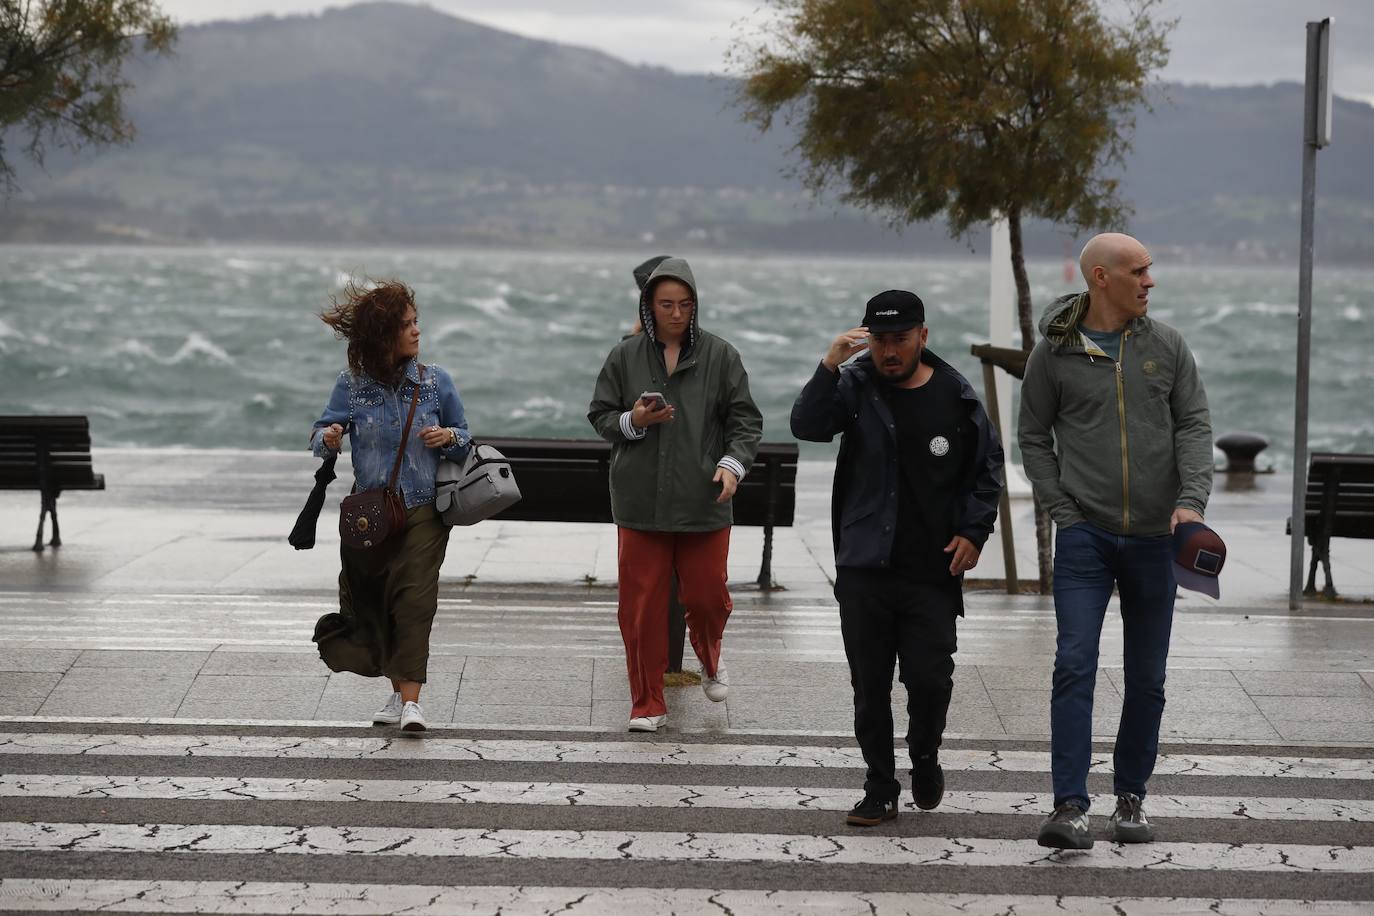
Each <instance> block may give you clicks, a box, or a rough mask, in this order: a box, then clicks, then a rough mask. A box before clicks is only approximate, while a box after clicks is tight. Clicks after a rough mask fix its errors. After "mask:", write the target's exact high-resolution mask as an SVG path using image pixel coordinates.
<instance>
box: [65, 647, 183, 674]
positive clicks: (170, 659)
mask: <svg viewBox="0 0 1374 916" xmlns="http://www.w3.org/2000/svg"><path fill="white" fill-rule="evenodd" d="M209 657H210V653H209V652H177V651H167V650H157V649H87V650H86V651H84V652H82V653H81V655H80V656H79V657H78V658H77V660H76V661H75V662H73V663H72V667H73V668H148V669H153V670H157V671H188V672H191V673H194V672H197V671H199V670H200V669H201V668H202V667H203V666H204V665H205V662H206V660H207V659H208V658H209Z"/></svg>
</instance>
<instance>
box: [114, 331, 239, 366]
mask: <svg viewBox="0 0 1374 916" xmlns="http://www.w3.org/2000/svg"><path fill="white" fill-rule="evenodd" d="M110 353H111V355H113V356H132V357H136V358H138V359H146V360H151V361H152V362H155V363H160V364H161V365H164V366H179V365H181V364H182V363H185V362H189V361H191V360H195V359H208V360H209V361H210V362H214V363H219V364H221V365H224V366H232V365H233V364H234V360H233V359H232V358H231V357H230V356H229V354H228V353H226V352H224V350H222V349H221V348H219V347H218V346H216V345H215V344H214V343H213V342H212V341H210V340H209V339H207V338H206V337H205V336H204V335H202V334H200V333H199V332H196V331H192V332H191V333H190V335H188V336H187V338H186V340H185V342H183V343H182V345H181V347H180V348H179V349H178V350H177V351H176V353H173V354H172V355H171V356H166V357H164V356H159V355H158V353H157V351H156V350H154V349H153V348H152V347H151V346H150V345H149V344H147V343H146V342H145V341H142V340H139V339H138V338H136V337H135V338H130V339H128V340H125V341H124V342H123V343H121V344H119V345H117V346H116V347H114V348H113V349H112V350H111V351H110Z"/></svg>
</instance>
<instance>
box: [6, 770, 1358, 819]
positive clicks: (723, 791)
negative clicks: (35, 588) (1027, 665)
mask: <svg viewBox="0 0 1374 916" xmlns="http://www.w3.org/2000/svg"><path fill="white" fill-rule="evenodd" d="M860 794H861V793H860V792H859V790H858V789H856V788H854V787H852V786H851V787H849V788H815V787H806V788H794V787H779V786H716V785H658V784H650V785H643V784H638V783H633V784H632V783H599V782H590V783H589V782H579V783H567V782H492V781H461V780H421V779H286V778H276V777H235V776H89V775H44V774H23V775H20V774H6V775H0V797H3V798H74V799H129V800H138V799H146V800H151V799H159V800H173V801H269V802H283V801H305V802H338V803H348V802H382V803H393V802H398V803H402V804H411V803H420V804H481V805H552V806H571V805H576V806H578V807H589V806H591V807H595V806H601V807H611V808H692V809H703V808H727V809H737V810H767V811H846V810H848V809H849V808H850V807H851V806H852V805H853V804H854V803H855V802H857V801H858V800H859V795H860ZM1101 801H1102V802H1103V806H1104V807H1110V799H1107V798H1103V799H1101ZM1052 802H1053V796H1051V795H1048V794H1043V793H1037V792H962V791H948V792H946V793H945V796H944V801H942V802H941V804H940V813H942V814H1021V815H1034V816H1036V817H1043V816H1044V814H1045V812H1047V811H1048V810H1050V808H1051V807H1052ZM908 807H910V805H908ZM1149 809H1150V814H1151V816H1153V817H1157V818H1158V817H1164V818H1177V817H1185V818H1202V819H1208V820H1246V821H1251V820H1283V821H1343V822H1348V823H1374V800H1360V799H1336V798H1268V797H1258V798H1255V797H1252V798H1225V797H1212V796H1206V795H1185V796H1176V795H1151V796H1150V799H1149Z"/></svg>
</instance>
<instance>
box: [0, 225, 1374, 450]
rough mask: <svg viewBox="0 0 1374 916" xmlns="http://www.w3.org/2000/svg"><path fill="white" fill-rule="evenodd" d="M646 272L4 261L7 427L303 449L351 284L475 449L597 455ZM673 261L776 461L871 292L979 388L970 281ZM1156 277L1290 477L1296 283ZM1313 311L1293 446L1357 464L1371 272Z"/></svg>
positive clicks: (447, 265) (29, 252)
mask: <svg viewBox="0 0 1374 916" xmlns="http://www.w3.org/2000/svg"><path fill="white" fill-rule="evenodd" d="M656 253H659V252H655V251H651V250H645V251H643V252H598V253H565V252H542V251H481V250H457V251H438V250H436V251H415V252H407V251H399V250H330V249H323V248H320V249H306V248H299V249H287V248H232V249H231V248H187V249H145V248H83V247H70V246H63V247H38V246H34V247H29V246H4V247H0V414H7V413H16V414H33V413H37V414H47V413H79V414H86V415H88V416H89V417H90V418H91V424H92V429H93V436H94V439H95V442H96V444H97V446H187V447H205V448H210V447H213V448H249V449H297V448H302V447H304V444H305V441H306V436H307V434H308V432H309V430H310V428H311V424H312V422H313V421H314V419H315V418H316V417H317V416H319V413H320V411H321V409H322V408H323V405H324V401H325V398H326V396H327V395H328V392H329V390H330V386H331V385H332V384H333V381H334V378H335V376H336V374H337V373H338V371H339V369H341V368H342V367H343V365H344V345H343V343H341V342H340V341H338V340H336V339H335V338H334V337H333V335H332V333H331V332H330V330H329V329H328V328H327V327H325V326H324V325H323V324H322V323H321V322H320V321H319V319H318V318H317V317H316V316H317V315H318V313H319V311H320V310H321V309H322V308H323V307H324V306H326V305H327V304H328V301H329V298H330V296H331V295H332V294H335V293H337V292H338V291H339V290H340V289H341V288H342V286H343V285H344V284H345V283H346V282H347V281H348V280H349V279H350V278H354V279H363V278H397V279H400V280H403V281H404V282H406V283H408V284H410V285H411V286H412V287H413V288H414V289H415V291H416V296H417V299H418V302H419V312H420V321H421V330H422V335H423V336H422V341H421V353H422V359H423V360H424V361H426V362H432V363H436V364H438V365H441V366H443V367H445V368H446V369H448V370H449V371H450V372H452V373H453V374H454V376H455V378H456V380H457V383H458V387H459V390H460V392H461V394H462V398H463V402H464V405H465V407H466V408H467V414H468V420H469V426H470V427H471V429H472V430H473V432H474V434H476V435H478V436H482V435H487V436H559V437H585V436H590V435H592V434H593V433H592V430H591V427H590V426H589V425H588V423H587V420H586V409H587V402H588V400H589V398H590V396H591V392H592V386H593V384H594V382H595V379H596V375H597V371H598V370H599V369H600V367H601V363H602V360H603V359H604V357H605V355H606V352H607V351H608V350H609V348H610V347H611V346H612V345H613V344H614V343H615V342H616V341H617V340H618V339H619V338H620V336H621V335H622V334H623V333H625V332H626V331H627V330H628V329H629V327H630V325H631V323H632V322H633V320H634V316H635V301H636V300H635V289H634V283H633V280H632V278H631V274H630V270H631V268H632V267H633V266H634V265H635V264H636V263H638V262H639V261H640V260H642V259H643V258H645V257H648V256H649V255H652V254H656ZM690 261H691V264H692V267H693V270H694V271H695V273H696V277H697V281H698V283H699V285H700V307H701V322H702V325H703V326H704V327H706V328H708V329H710V330H712V331H714V332H715V333H717V334H719V335H721V336H723V337H725V338H726V339H727V340H729V341H731V342H732V343H733V344H734V345H735V346H736V347H737V348H738V349H739V351H740V353H741V354H742V356H743V358H744V362H745V365H746V367H747V368H748V370H749V375H750V381H751V386H752V388H753V392H754V396H755V399H756V400H757V401H758V403H759V405H760V407H761V409H762V410H763V413H764V419H765V428H764V437H765V439H768V440H773V441H790V440H791V435H790V432H789V431H788V425H787V415H788V411H789V410H790V408H791V404H792V401H793V399H794V398H795V397H796V395H797V392H798V390H799V389H800V387H801V385H802V384H803V383H804V382H805V381H806V379H807V378H808V377H809V376H810V375H811V372H812V371H813V370H814V368H815V365H816V362H817V360H818V359H819V357H820V355H821V353H822V351H823V350H824V349H825V347H826V345H827V343H828V342H829V341H830V340H831V339H832V338H833V337H834V336H835V335H836V334H837V333H839V332H840V331H843V330H845V329H847V328H850V327H853V326H854V325H856V324H858V322H859V319H860V318H861V316H862V314H863V304H864V301H865V300H866V299H867V298H868V297H869V296H871V295H873V294H874V293H876V292H879V291H881V290H883V289H888V288H905V289H911V290H914V291H916V292H917V293H919V294H920V296H921V297H922V298H923V299H924V300H925V303H926V309H927V323H928V324H929V326H930V347H931V349H932V350H933V351H935V352H936V353H938V354H940V355H941V356H943V357H944V358H946V359H948V360H949V361H950V362H952V363H953V364H954V365H955V366H957V367H958V368H959V369H960V370H961V371H963V372H964V373H965V374H966V375H967V376H968V377H969V378H970V379H971V380H972V381H973V382H974V384H975V386H976V387H977V388H978V389H979V390H980V391H981V390H982V376H981V369H980V367H979V364H978V362H977V361H976V360H975V359H974V358H973V357H972V356H970V354H969V347H970V345H971V344H975V343H985V342H987V341H988V288H989V276H988V274H989V269H988V263H987V261H986V259H981V258H969V259H964V260H949V259H944V260H942V259H924V258H921V257H919V256H913V257H912V258H910V259H872V260H865V259H858V258H852V257H844V258H841V257H781V256H779V257H750V256H743V255H729V256H724V255H720V254H710V255H698V256H692V257H690ZM1029 272H1030V279H1031V284H1032V289H1033V296H1034V300H1035V303H1036V312H1037V315H1038V313H1039V310H1040V309H1041V308H1042V307H1043V306H1044V305H1045V304H1047V303H1048V302H1049V301H1050V300H1051V299H1052V298H1053V297H1055V296H1057V295H1059V294H1062V293H1065V292H1073V291H1076V290H1078V289H1079V288H1080V285H1079V282H1076V281H1067V280H1066V279H1065V274H1064V265H1063V264H1061V263H1059V262H1048V261H1046V262H1032V263H1031V264H1030V265H1029ZM1154 276H1155V281H1156V283H1157V286H1156V289H1155V291H1154V293H1153V295H1152V297H1151V306H1150V314H1151V315H1152V316H1154V317H1156V318H1158V319H1161V320H1163V321H1165V322H1168V323H1169V324H1172V325H1173V326H1175V327H1177V328H1178V329H1180V330H1181V331H1182V332H1183V334H1184V335H1185V337H1186V338H1187V340H1188V341H1189V343H1190V344H1191V346H1192V348H1193V351H1194V353H1195V355H1196V357H1197V361H1198V363H1199V365H1200V368H1201V371H1202V375H1203V379H1204V382H1205V384H1206V387H1207V392H1208V396H1209V399H1210V402H1211V408H1212V421H1213V428H1214V430H1215V431H1216V433H1217V434H1218V435H1219V434H1221V433H1224V432H1228V431H1238V430H1250V431H1255V432H1259V433H1261V434H1263V435H1264V436H1266V437H1267V438H1268V439H1269V441H1270V448H1269V450H1268V451H1266V452H1265V453H1264V455H1262V456H1261V460H1262V462H1263V461H1266V460H1267V462H1268V463H1269V464H1271V465H1273V466H1276V467H1278V468H1280V469H1282V468H1286V467H1288V466H1289V464H1290V457H1291V454H1292V438H1293V404H1294V377H1295V352H1294V341H1295V340H1296V336H1297V270H1296V268H1295V267H1292V266H1283V267H1279V266H1273V267H1270V266H1235V267H1207V266H1198V265H1187V266H1184V265H1173V264H1170V263H1169V262H1168V261H1167V260H1166V259H1161V260H1160V262H1159V263H1157V264H1156V267H1155V270H1154ZM1313 302H1314V308H1313V323H1312V328H1313V334H1312V380H1311V391H1312V394H1311V408H1310V410H1311V422H1310V446H1311V448H1312V449H1314V450H1322V449H1326V450H1334V451H1361V452H1372V451H1374V359H1371V358H1370V353H1371V351H1372V350H1374V270H1372V269H1366V268H1351V267H1339V268H1327V267H1323V266H1321V265H1320V264H1319V265H1318V267H1317V270H1316V275H1315V282H1314V293H1313ZM1017 342H1018V343H1019V335H1018V338H1017ZM1004 409H1005V408H1004ZM817 454H820V452H819V451H818V452H817Z"/></svg>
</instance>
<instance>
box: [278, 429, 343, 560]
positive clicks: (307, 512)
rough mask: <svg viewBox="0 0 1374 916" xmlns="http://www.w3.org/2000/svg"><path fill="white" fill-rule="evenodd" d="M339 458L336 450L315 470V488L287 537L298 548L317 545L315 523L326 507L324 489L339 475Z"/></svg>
mask: <svg viewBox="0 0 1374 916" xmlns="http://www.w3.org/2000/svg"><path fill="white" fill-rule="evenodd" d="M338 460H339V453H338V452H335V453H334V454H332V455H330V456H329V457H328V458H326V459H324V462H323V463H322V464H321V465H320V469H319V470H318V471H316V472H315V489H313V490H311V491H310V496H308V497H307V498H306V500H305V508H303V509H301V514H300V515H299V516H298V517H297V518H296V527H294V528H292V529H291V534H289V535H288V536H287V538H286V541H287V543H288V544H290V545H291V546H292V547H294V548H296V549H297V550H309V549H310V548H311V547H314V546H315V523H316V522H317V521H319V518H320V510H321V509H323V508H324V491H325V490H327V489H329V484H330V482H331V481H333V480H334V478H335V477H337V476H338V475H337V474H335V473H334V462H335V461H338Z"/></svg>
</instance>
